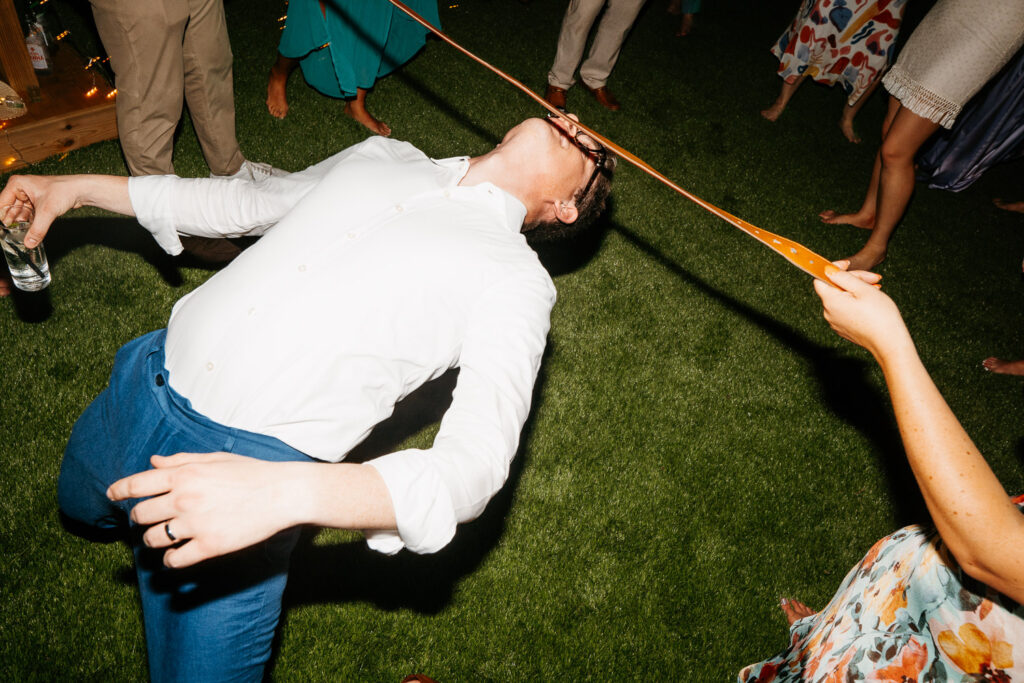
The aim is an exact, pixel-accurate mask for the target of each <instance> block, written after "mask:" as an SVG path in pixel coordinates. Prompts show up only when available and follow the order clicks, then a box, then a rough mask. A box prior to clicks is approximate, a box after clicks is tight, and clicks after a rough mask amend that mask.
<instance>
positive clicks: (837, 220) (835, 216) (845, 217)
mask: <svg viewBox="0 0 1024 683" xmlns="http://www.w3.org/2000/svg"><path fill="white" fill-rule="evenodd" d="M900 106H901V105H900V101H899V100H897V99H896V98H895V97H889V111H887V112H886V114H885V120H884V121H883V122H882V140H883V141H884V140H885V136H886V135H888V134H889V128H890V126H892V122H893V120H895V118H896V113H897V112H898V111H899V110H900ZM881 155H882V153H881V150H879V152H878V153H877V154H875V163H874V166H872V168H871V179H870V180H869V181H868V191H867V194H865V195H864V201H863V203H861V205H860V208H859V209H858V210H857V211H856V213H836V212H835V211H833V210H832V209H825V210H824V211H822V212H821V213H819V214H818V216H820V217H821V222H822V223H828V224H830V225H852V226H854V227H857V228H864V229H865V230H871V229H872V228H874V227H875V209H876V208H877V204H878V179H879V178H880V177H881V175H882V156H881Z"/></svg>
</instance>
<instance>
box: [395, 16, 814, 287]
mask: <svg viewBox="0 0 1024 683" xmlns="http://www.w3.org/2000/svg"><path fill="white" fill-rule="evenodd" d="M388 2H390V3H391V4H392V5H394V6H395V7H397V8H398V9H400V10H402V11H403V12H405V13H406V14H408V15H409V16H410V17H411V18H412V19H413V20H414V21H416V22H417V23H418V24H420V25H422V26H423V27H424V28H426V29H427V30H428V31H430V32H431V33H433V34H434V35H436V36H437V37H438V38H440V39H441V40H443V41H444V42H446V43H448V44H449V45H451V46H452V47H454V48H455V49H456V50H458V51H459V52H461V53H462V54H464V55H466V56H467V57H469V58H470V59H472V60H473V61H475V62H477V63H478V64H480V65H482V66H484V67H486V68H487V69H490V70H491V71H493V72H494V73H496V74H497V75H499V76H501V77H502V78H503V79H505V80H506V81H508V82H509V83H511V84H512V85H514V86H515V87H517V88H519V89H520V90H521V91H523V92H524V93H526V95H527V96H528V97H530V98H531V99H533V100H534V101H535V102H536V103H537V104H539V105H540V106H542V107H544V108H545V109H547V110H548V111H549V112H551V113H552V114H554V115H556V116H558V117H560V118H563V119H565V120H566V121H569V122H570V123H573V124H574V125H575V126H576V127H577V128H580V129H582V130H584V131H586V132H587V134H588V135H590V136H591V137H592V138H594V139H595V140H597V141H598V142H600V143H601V144H602V145H604V146H605V147H607V148H608V149H610V150H612V151H613V152H615V153H616V154H618V155H619V156H620V157H621V158H623V159H625V160H626V161H628V162H629V163H631V164H633V165H634V166H636V167H637V168H639V169H640V170H642V171H643V172H644V173H647V174H648V175H650V176H653V177H654V178H657V179H658V180H660V181H661V182H662V183H664V184H665V185H667V186H669V187H670V188H672V189H673V190H675V191H676V192H678V193H679V194H681V195H683V196H684V197H686V198H687V199H689V200H690V201H692V202H693V203H695V204H697V205H698V206H700V207H701V208H703V209H705V210H707V211H710V212H711V213H713V214H715V215H716V216H718V217H719V218H721V219H722V220H724V221H726V222H727V223H730V224H731V225H734V226H736V227H737V228H739V229H740V230H742V231H743V232H745V233H747V234H748V235H750V236H751V237H753V238H754V239H756V240H757V241H758V242H760V243H761V244H763V245H765V246H766V247H768V248H769V249H771V250H772V251H774V252H776V253H777V254H779V255H780V256H782V257H783V258H784V259H786V260H787V261H789V262H790V263H792V264H793V265H794V266H796V267H797V268H799V269H800V270H802V271H804V272H805V273H809V274H810V275H813V276H814V277H816V278H818V279H819V280H823V281H825V282H828V283H829V284H832V283H831V281H830V280H829V279H828V277H827V276H826V275H825V266H826V265H829V260H828V259H826V258H825V257H824V256H819V255H818V254H815V253H814V252H813V251H811V250H810V249H808V248H807V247H805V246H803V245H802V244H800V243H799V242H794V241H793V240H790V239H786V238H785V237H782V236H781V235H776V234H775V233H773V232H768V231H767V230H762V229H761V228H759V227H757V226H756V225H751V224H750V223H748V222H747V221H745V220H743V219H742V218H737V217H736V216H733V215H732V214H731V213H729V212H728V211H723V210H722V209H720V208H718V207H717V206H715V205H714V204H710V203H708V202H706V201H704V200H703V199H701V198H700V197H698V196H696V195H694V194H691V193H690V192H687V191H686V190H684V189H683V188H681V187H679V186H678V185H676V184H675V183H674V182H672V181H671V180H669V179H668V178H666V177H665V176H664V175H662V174H661V173H660V172H659V171H657V170H655V169H654V168H653V167H652V166H651V165H650V164H648V163H647V162H646V161H644V160H643V159H641V158H640V157H638V156H636V155H635V154H633V153H632V152H630V151H629V150H627V149H624V148H623V147H620V146H619V145H617V144H615V143H614V142H612V141H611V140H609V139H608V138H606V137H604V136H603V135H601V134H600V133H598V132H597V131H595V130H594V129H593V128H590V127H589V126H587V125H586V124H584V123H583V122H582V121H572V120H571V119H569V117H568V116H566V114H565V113H564V112H562V111H560V110H559V109H557V108H555V107H553V106H551V105H550V104H549V103H548V102H547V101H546V100H545V99H544V98H542V97H540V96H539V95H537V94H536V93H534V92H533V91H532V90H530V89H529V88H527V87H526V86H525V85H523V84H522V83H520V82H519V81H517V80H516V79H514V78H512V77H511V76H509V75H508V74H507V73H505V72H504V71H502V70H501V69H498V68H497V67H494V66H491V65H490V64H488V63H487V62H485V61H484V60H482V59H480V58H479V57H477V56H476V55H475V54H473V53H472V52H470V51H469V50H467V49H466V48H464V47H462V46H461V45H459V44H458V43H456V42H455V41H454V40H452V39H451V38H449V37H448V36H446V35H445V34H444V33H442V32H441V31H439V30H438V29H436V28H434V26H432V25H431V24H430V23H429V22H428V21H427V20H426V19H424V18H423V17H421V16H420V15H419V14H417V13H416V12H414V11H413V10H412V9H410V8H409V7H408V6H407V5H405V4H404V3H402V2H399V0H388Z"/></svg>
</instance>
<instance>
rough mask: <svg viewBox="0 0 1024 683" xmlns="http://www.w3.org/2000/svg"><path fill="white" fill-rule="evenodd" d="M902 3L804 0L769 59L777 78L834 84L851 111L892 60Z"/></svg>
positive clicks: (889, 0)
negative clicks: (776, 68) (773, 61)
mask: <svg viewBox="0 0 1024 683" xmlns="http://www.w3.org/2000/svg"><path fill="white" fill-rule="evenodd" d="M905 6H906V0H804V1H803V4H802V5H800V10H799V11H798V12H797V13H796V18H795V19H794V20H793V23H792V25H790V27H789V29H788V30H787V31H786V32H785V33H783V34H782V36H781V37H779V39H778V41H776V43H775V45H774V47H772V54H773V55H775V56H776V57H777V58H778V60H779V76H781V77H782V78H783V80H785V81H786V82H787V83H795V82H796V81H797V79H798V78H800V76H803V75H804V74H806V75H807V76H808V77H810V78H812V79H814V80H815V81H817V82H819V83H824V84H826V85H833V84H835V83H837V82H838V83H839V84H840V85H841V86H842V87H843V90H845V91H846V94H847V102H848V103H849V104H850V105H851V106H852V105H853V104H854V103H856V102H857V100H859V99H860V97H861V95H863V94H864V93H865V92H867V90H868V89H869V88H870V87H871V85H872V84H873V83H874V82H875V81H876V80H877V79H878V78H879V77H880V76H881V75H882V73H883V72H884V71H885V69H886V67H888V66H889V62H890V61H891V59H892V48H893V43H894V42H895V41H896V36H897V35H898V33H899V30H900V22H901V21H902V20H903V10H904V8H905Z"/></svg>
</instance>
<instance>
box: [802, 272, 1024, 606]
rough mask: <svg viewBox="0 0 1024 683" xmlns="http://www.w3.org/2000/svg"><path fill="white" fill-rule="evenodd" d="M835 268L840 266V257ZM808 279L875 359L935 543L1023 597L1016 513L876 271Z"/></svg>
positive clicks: (1021, 531) (842, 328)
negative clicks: (881, 287) (925, 362)
mask: <svg viewBox="0 0 1024 683" xmlns="http://www.w3.org/2000/svg"><path fill="white" fill-rule="evenodd" d="M839 265H840V266H845V264H843V263H842V262H841V263H840V264H839ZM830 277H831V278H832V282H833V283H834V284H835V285H836V287H832V286H830V285H828V284H826V283H824V282H819V281H816V282H815V283H814V288H815V291H816V292H817V293H818V296H819V297H821V300H822V303H823V304H824V307H825V320H827V321H828V323H829V324H830V325H831V326H832V328H833V329H834V330H835V331H836V332H837V333H838V334H839V335H840V336H842V337H844V338H846V339H849V340H850V341H852V342H854V343H855V344H858V345H860V346H863V347H864V348H865V349H867V350H868V351H870V352H871V354H872V355H873V356H874V357H875V360H876V361H878V364H879V365H880V366H881V368H882V372H883V374H884V375H885V380H886V383H887V385H888V387H889V392H890V394H891V396H892V403H893V410H894V411H895V414H896V421H897V423H898V424H899V429H900V435H901V436H902V438H903V445H904V448H905V449H906V453H907V459H908V461H909V463H910V467H911V469H912V470H913V472H914V476H915V478H916V479H917V483H918V486H920V488H921V493H922V494H923V495H924V500H925V503H926V504H927V505H928V510H929V512H930V513H931V516H932V519H933V521H934V523H935V526H936V528H937V529H938V530H939V533H940V534H941V536H942V539H943V541H945V543H946V545H947V546H948V547H949V549H950V551H951V552H952V553H953V555H954V557H956V560H957V562H959V563H960V566H961V567H963V569H964V571H966V572H967V573H968V574H969V575H970V576H972V577H974V578H975V579H978V580H980V581H983V582H984V583H985V584H987V585H989V586H991V587H992V588H995V589H996V590H998V591H1000V592H1002V593H1004V594H1006V595H1008V596H1009V597H1011V598H1013V599H1014V600H1016V601H1018V602H1022V601H1024V514H1021V513H1020V512H1019V511H1018V509H1017V507H1016V506H1015V505H1013V504H1012V503H1011V502H1010V499H1009V497H1008V496H1007V493H1006V491H1005V490H1004V489H1003V487H1002V485H1001V484H1000V483H999V480H998V479H997V478H996V476H995V474H994V473H993V472H992V469H991V468H990V467H989V465H988V463H987V462H986V461H985V459H984V457H983V456H982V455H981V453H980V452H979V451H978V448H977V447H976V446H975V445H974V442H973V441H971V438H970V436H968V434H967V432H966V431H964V428H963V427H962V426H961V425H960V421H959V420H957V418H956V415H954V414H953V411H952V410H950V408H949V406H948V405H947V404H946V401H945V399H943V397H942V394H940V393H939V390H938V388H937V387H936V386H935V383H934V382H933V381H932V379H931V377H930V376H929V374H928V371H927V370H926V369H925V367H924V365H923V364H922V363H921V359H920V358H919V357H918V354H917V349H916V348H915V347H914V342H913V339H911V337H910V332H909V331H908V330H907V327H906V325H905V324H904V322H903V318H902V316H901V315H900V312H899V310H898V309H897V307H896V304H894V303H893V301H892V299H890V298H889V297H888V296H887V295H886V294H884V293H882V292H881V291H880V290H879V289H877V288H876V287H874V286H872V285H873V284H874V283H876V282H877V281H878V279H879V278H878V276H877V275H874V274H872V273H865V272H858V273H847V272H844V271H843V270H839V269H836V272H835V273H833V274H831V275H830Z"/></svg>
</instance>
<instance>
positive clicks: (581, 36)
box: [548, 0, 646, 90]
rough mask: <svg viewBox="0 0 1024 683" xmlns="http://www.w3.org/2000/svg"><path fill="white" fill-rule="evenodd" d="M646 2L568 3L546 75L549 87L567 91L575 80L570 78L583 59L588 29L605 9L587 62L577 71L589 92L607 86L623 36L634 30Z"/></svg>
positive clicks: (598, 0) (602, 0) (587, 0)
mask: <svg viewBox="0 0 1024 683" xmlns="http://www.w3.org/2000/svg"><path fill="white" fill-rule="evenodd" d="M645 1H646V0H571V1H570V2H569V7H568V8H567V9H566V10H565V18H564V19H562V31H561V32H560V33H559V34H558V50H557V51H556V52H555V63H554V64H552V65H551V71H549V72H548V83H549V84H551V85H554V86H556V87H559V88H563V89H566V90H568V89H569V88H571V87H572V85H573V83H575V82H576V79H575V78H573V74H574V72H575V71H576V66H577V65H578V64H579V63H580V59H581V58H582V57H583V48H584V46H585V45H586V43H587V36H588V35H590V28H591V27H592V26H593V25H594V20H595V19H597V15H598V14H600V12H601V8H605V10H604V16H603V17H601V23H600V24H599V25H598V27H597V34H596V35H595V36H594V42H593V44H591V46H590V53H589V54H588V55H587V61H585V62H583V65H582V66H581V67H580V80H582V81H583V83H584V85H586V86H587V87H589V88H600V87H601V86H603V85H605V84H606V83H607V82H608V76H610V75H611V73H612V69H613V68H615V62H616V61H618V59H619V50H620V49H621V48H622V41H623V40H625V39H626V34H627V33H629V29H630V28H632V27H633V22H634V21H636V15H637V14H639V13H640V8H641V7H643V6H644V2H645Z"/></svg>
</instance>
